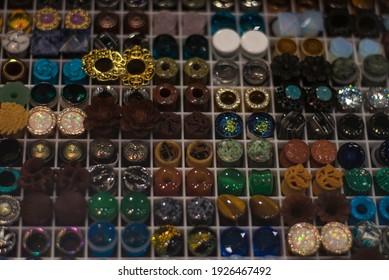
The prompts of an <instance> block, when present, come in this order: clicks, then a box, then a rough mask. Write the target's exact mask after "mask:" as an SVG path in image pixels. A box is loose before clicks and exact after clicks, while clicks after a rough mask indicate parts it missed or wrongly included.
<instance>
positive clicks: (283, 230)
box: [0, 0, 387, 259]
mask: <svg viewBox="0 0 389 280" xmlns="http://www.w3.org/2000/svg"><path fill="white" fill-rule="evenodd" d="M4 2H5V3H4V6H3V8H2V10H1V11H0V13H1V14H2V16H3V18H4V19H6V18H7V16H8V14H9V10H7V8H6V7H7V0H5V1H4ZM8 2H9V0H8ZM63 2H64V3H63V5H62V8H61V9H60V10H59V12H60V14H61V16H62V18H64V15H65V13H66V11H67V10H68V9H67V7H66V4H65V2H66V1H63ZM93 2H95V1H92V5H91V7H90V10H89V12H90V14H91V15H92V17H93V18H94V17H95V16H96V15H97V14H98V13H99V12H100V10H99V9H98V8H97V7H96V8H95V7H94V4H93ZM295 2H296V1H291V11H297V8H296V3H295ZM319 2H320V4H319V5H320V9H321V10H324V7H323V3H322V2H323V1H319ZM350 9H351V8H350ZM37 10H38V7H37V4H36V1H34V4H33V7H32V8H31V9H28V10H27V12H28V13H29V14H30V15H34V14H35V12H36V11H37ZM115 12H116V13H117V14H118V15H119V17H120V20H121V21H123V19H124V17H125V15H126V14H127V12H128V10H127V9H126V8H125V7H124V4H123V3H122V2H121V4H120V5H119V8H118V10H116V11H115ZM158 12H159V10H155V9H154V8H153V5H149V6H148V8H147V10H146V13H147V14H148V16H149V20H150V29H149V35H148V36H147V38H148V39H149V43H150V47H151V49H152V48H153V39H154V38H155V37H156V36H155V35H154V34H153V18H154V17H156V16H158ZM187 12H188V11H186V10H184V9H183V8H182V7H181V4H179V5H178V8H177V10H176V11H174V13H175V14H176V15H177V18H178V23H180V22H181V19H182V18H183V17H185V14H186V13H187ZM376 12H377V14H379V12H380V10H379V6H378V4H377V7H376ZM200 13H202V14H204V15H206V16H207V19H208V22H207V32H206V37H207V38H208V39H209V50H210V51H209V53H210V56H209V60H208V61H207V62H208V64H209V66H210V69H213V67H214V65H215V63H216V62H217V61H216V60H215V58H214V57H213V56H212V51H211V50H212V44H211V38H212V36H211V35H210V34H211V32H210V29H211V15H212V14H213V13H214V11H213V10H212V8H211V5H210V3H209V2H207V5H206V8H205V9H204V10H201V11H200ZM242 13H243V12H242V11H240V9H239V5H235V8H234V11H233V14H234V15H235V17H236V21H237V26H239V16H240V15H241V14H242ZM260 13H261V15H262V16H263V18H264V21H265V24H266V33H267V35H268V37H269V41H270V46H271V48H269V50H268V53H267V55H266V56H265V58H264V59H265V60H266V61H267V63H268V64H269V65H270V63H271V60H272V52H273V50H274V45H275V42H276V41H277V40H278V38H277V37H274V36H273V35H272V34H271V33H270V32H269V31H270V30H271V26H270V23H271V22H272V20H273V19H275V18H276V14H272V13H269V12H267V1H264V7H263V9H262V11H261V12H260ZM62 24H63V22H62ZM91 28H92V32H91V34H93V35H92V36H91V38H90V40H91V45H93V40H94V38H95V37H96V33H95V32H94V30H93V24H92V27H91ZM4 33H5V27H4V29H3V33H2V34H4ZM118 38H119V40H120V43H119V45H120V46H121V51H123V49H122V48H123V41H124V40H125V39H126V38H127V34H124V31H123V25H121V28H120V32H119V35H118ZM175 38H176V40H177V42H178V44H179V50H180V52H179V59H178V60H177V63H178V64H179V69H180V71H179V75H180V76H179V79H178V80H179V84H176V85H175V86H176V88H177V89H178V91H179V92H180V100H179V106H178V109H177V111H175V113H176V114H178V115H180V116H181V120H182V127H184V116H186V115H188V114H190V112H186V111H184V100H183V99H184V98H183V91H184V90H185V89H186V87H187V86H186V85H184V84H183V80H184V79H183V71H182V70H183V65H184V63H185V62H186V61H184V60H183V50H182V49H183V44H184V40H185V39H186V36H183V35H182V30H181V26H180V24H178V30H177V35H176V36H175ZM293 39H294V40H295V41H296V42H297V44H298V45H300V43H301V41H302V40H303V39H304V38H293ZM318 39H319V40H321V41H322V42H323V43H324V45H325V49H326V52H325V57H326V59H327V60H328V61H330V62H331V61H332V58H331V57H330V54H329V52H328V47H329V41H330V38H328V37H327V36H326V32H324V33H323V34H322V35H321V36H320V37H318ZM348 39H349V40H350V41H351V42H353V45H354V55H353V56H354V59H355V61H356V62H357V64H358V66H361V63H362V62H361V59H360V58H359V57H358V55H357V53H358V52H357V45H358V42H359V38H356V37H351V38H348ZM37 59H38V58H35V57H32V56H29V57H28V58H25V59H23V61H24V62H25V63H26V64H27V65H28V69H30V75H29V79H28V87H29V88H31V87H32V86H33V83H32V77H31V69H32V66H33V64H34V62H36V61H37ZM52 60H53V61H55V62H57V63H58V66H59V69H60V73H59V83H58V85H56V86H55V87H56V89H57V91H58V92H61V89H62V87H63V85H62V72H61V71H62V65H63V64H64V63H65V62H67V61H69V60H70V58H67V57H63V56H61V57H59V58H57V59H52ZM4 61H6V56H5V53H4V48H1V63H3V62H4ZM235 62H236V63H237V64H238V65H239V68H240V80H239V85H238V86H236V87H234V88H236V89H237V90H239V92H240V94H241V97H243V92H244V90H245V89H248V88H250V86H249V85H247V84H246V83H245V82H244V80H243V73H242V69H243V65H244V64H245V63H246V62H247V60H246V59H245V58H244V57H243V56H242V55H241V54H239V56H238V57H237V59H236V61H235ZM210 73H211V74H210V75H211V77H210V79H209V84H208V85H207V87H208V88H209V89H210V91H211V93H214V92H215V90H216V89H218V88H219V87H218V86H217V85H214V82H213V79H212V71H210ZM361 80H362V79H361V77H360V78H359V79H358V83H357V84H356V86H357V87H361V89H362V90H363V91H364V92H366V90H368V88H367V87H364V85H362V83H361ZM97 86H98V85H97V84H94V83H92V81H91V80H90V81H89V84H88V85H86V87H87V88H88V92H89V96H91V95H92V93H93V91H94V90H95V88H96V87H97ZM113 87H114V88H115V89H116V90H117V91H118V92H119V93H120V96H122V95H123V92H124V91H125V90H126V89H127V87H125V86H123V85H121V84H119V83H116V84H113ZM153 87H154V85H153V84H151V85H150V86H148V87H146V88H147V90H149V92H150V91H151V90H152V88H153ZM264 88H265V89H267V90H268V91H269V92H273V90H274V88H275V86H274V85H273V82H272V80H271V79H270V82H269V84H268V85H267V86H265V87H264ZM337 89H338V88H337ZM122 103H123V100H122V98H119V104H121V105H122ZM211 104H212V106H210V111H209V112H205V114H206V115H207V116H208V117H209V118H210V119H211V122H212V123H213V124H214V123H215V118H216V117H217V116H218V115H219V114H220V112H218V111H216V109H214V108H215V106H213V105H214V104H215V100H214V94H211ZM61 110H62V108H61V106H60V105H57V107H56V111H57V112H60V111H61ZM269 113H270V114H271V115H272V116H273V117H274V119H275V120H276V121H277V123H278V122H279V120H280V118H281V115H282V113H281V112H277V111H276V110H275V105H274V102H271V105H270V108H269ZM238 114H239V115H240V116H241V117H242V120H243V123H244V127H245V126H246V120H247V118H248V117H249V116H250V115H251V112H246V110H245V106H243V104H242V106H241V107H240V110H239V111H238ZM303 114H304V115H305V117H306V118H307V119H308V118H309V116H310V115H312V113H309V112H307V113H305V112H303ZM356 114H357V115H358V116H360V117H362V118H363V120H364V122H365V125H366V124H367V122H368V120H369V118H370V117H371V116H372V114H371V113H370V112H366V111H365V110H364V108H362V109H361V111H359V112H357V113H356ZM342 115H343V113H341V112H338V111H333V113H332V116H333V117H334V119H335V120H338V119H339V118H340V117H341V116H342ZM335 131H336V130H335ZM18 140H19V141H20V142H21V144H22V146H23V151H24V153H23V162H24V161H25V160H26V159H27V150H28V148H29V146H30V144H31V143H32V142H33V141H35V140H36V139H33V138H30V137H29V135H28V134H27V133H26V134H25V135H24V137H23V138H21V139H18ZM46 140H48V141H50V142H51V143H52V144H53V145H54V147H55V150H56V151H58V150H59V147H60V146H61V145H62V143H64V142H65V141H67V140H69V139H68V138H63V137H62V136H61V135H60V134H59V132H58V131H56V133H55V135H54V136H53V137H52V138H49V139H46ZM77 140H78V141H80V142H81V143H83V144H84V146H85V148H86V152H87V154H89V150H90V141H91V140H92V138H91V137H90V134H89V133H87V134H85V136H84V137H83V138H79V139H77ZM111 140H112V141H113V142H114V144H115V146H116V148H117V151H118V153H119V161H118V164H117V166H116V167H115V172H116V175H117V180H118V190H117V193H116V196H117V199H118V201H119V203H120V200H121V199H122V197H123V195H124V194H125V192H124V189H125V188H124V187H123V186H122V184H123V183H122V180H121V179H120V178H122V175H123V171H124V170H125V168H126V167H125V166H124V165H122V160H123V159H122V156H121V152H122V147H123V146H124V145H125V143H126V142H127V141H128V140H129V139H125V138H124V137H122V135H121V133H120V132H119V134H118V137H117V138H116V139H111ZM303 140H304V141H305V142H306V143H307V144H308V145H309V146H311V144H312V143H314V142H315V140H312V139H310V138H309V135H308V133H307V130H306V129H305V132H304V138H303ZM161 141H162V140H161V139H153V138H152V136H151V138H150V139H149V140H148V142H149V144H150V148H151V151H152V150H153V147H155V145H156V144H157V143H159V142H161ZM174 141H176V142H177V143H179V144H180V145H181V148H182V151H183V155H184V154H185V153H184V151H185V150H186V147H187V146H188V144H189V143H190V142H191V141H193V140H192V139H185V137H184V133H183V132H182V135H181V138H180V139H174ZM205 141H207V142H209V143H211V144H212V145H213V148H214V151H215V149H216V145H217V143H218V142H219V141H221V140H219V139H216V136H215V131H214V128H213V130H212V135H211V137H210V139H205ZM249 141H250V139H249V138H248V136H247V133H246V131H245V130H244V131H243V136H242V138H241V139H240V140H239V142H241V143H243V145H244V149H245V154H244V160H243V163H242V165H241V166H240V167H239V168H238V170H240V171H242V172H243V173H244V174H245V176H246V181H247V182H248V181H249V176H250V172H251V170H252V168H251V167H250V166H249V164H248V159H247V153H246V152H247V144H248V142H249ZM332 141H333V142H334V143H336V146H337V148H338V149H339V147H340V146H341V145H342V144H344V143H346V142H349V141H346V140H340V139H338V136H337V134H336V133H335V134H334V138H333V139H332ZM286 142H287V140H280V139H278V138H277V133H275V134H274V138H272V139H271V143H272V145H273V147H274V165H273V167H272V168H270V170H271V173H272V175H273V179H274V192H273V194H272V195H271V197H272V198H273V199H274V200H275V201H277V202H278V203H279V205H282V203H283V200H284V199H285V197H284V196H283V195H282V194H281V182H282V180H283V176H284V173H285V171H286V169H285V168H282V167H281V166H280V164H279V161H278V158H279V154H280V151H281V150H282V149H283V147H284V146H285V143H286ZM354 142H357V143H358V144H360V145H361V146H362V147H363V148H364V149H365V151H366V153H367V155H368V158H369V159H370V152H371V149H372V147H373V146H375V145H377V144H378V143H381V142H382V141H379V140H370V139H369V138H368V135H367V133H366V132H365V135H364V137H363V138H362V139H361V140H356V141H354ZM150 155H151V157H150V164H149V167H148V168H149V169H150V170H151V172H152V173H154V172H155V171H156V170H158V168H157V167H155V165H154V163H153V162H154V158H153V153H152V152H151V153H150ZM60 164H61V162H60V159H59V158H58V154H56V155H55V157H54V161H53V167H54V168H58V167H59V166H60ZM91 165H92V163H91V162H90V160H89V157H87V159H86V161H85V166H86V167H89V166H91ZM335 167H337V168H340V167H339V165H338V163H337V162H336V163H335ZM17 168H20V166H18V167H17ZM306 168H307V169H308V171H309V172H310V173H311V174H312V175H313V176H315V173H316V171H317V168H313V167H311V166H310V163H309V162H308V163H307V164H306ZM365 168H366V169H367V170H368V171H369V172H370V173H371V174H372V175H373V176H374V175H375V174H376V172H377V171H378V170H379V169H378V168H375V167H374V166H373V164H372V162H371V160H367V161H366V164H365ZM209 169H210V170H211V171H212V172H213V176H214V180H215V182H217V176H218V174H219V173H220V172H221V171H222V170H223V169H224V168H222V167H220V166H218V165H217V162H216V158H214V159H213V164H212V167H211V168H209ZM178 170H180V171H181V174H182V176H183V177H182V179H183V182H185V175H186V174H187V173H188V172H189V171H190V170H191V168H188V167H187V166H186V165H185V157H184V156H183V157H182V159H181V165H180V167H179V168H178ZM90 195H91V193H90V192H88V193H87V194H86V199H88V198H89V197H90ZM307 195H308V196H310V197H312V198H313V199H316V197H315V196H314V195H313V193H312V189H311V187H310V188H309V191H308V193H307ZM217 196H218V193H217V186H216V184H215V187H214V191H213V195H212V196H210V197H208V198H209V199H211V200H212V201H214V202H215V201H216V198H217ZM369 196H370V197H371V198H372V199H373V200H374V201H375V203H376V205H378V203H379V201H380V200H381V199H382V198H383V197H382V196H378V195H376V192H375V189H374V188H372V190H371V192H370V193H369ZM17 198H18V199H20V200H23V191H20V192H19V193H18V194H17ZM56 198H57V193H56V190H55V188H54V191H53V193H52V199H53V200H55V199H56ZM175 198H176V199H178V200H180V201H181V202H182V204H183V208H184V209H186V204H187V201H188V200H189V199H191V198H192V197H189V196H187V195H186V194H185V187H183V190H182V195H180V196H178V197H175ZM240 198H241V199H243V200H244V201H245V202H246V204H247V206H248V201H249V199H250V193H249V189H248V184H247V185H246V188H245V190H244V193H243V195H242V196H241V197H240ZM348 198H349V199H351V198H352V197H348ZM149 199H150V201H151V204H152V213H153V207H154V205H155V203H156V201H158V200H160V199H161V197H158V196H155V195H154V194H153V190H152V188H151V191H150V193H149ZM154 220H155V218H154V215H153V214H151V216H150V219H149V220H148V221H146V223H147V226H148V227H149V229H150V231H151V232H154V231H155V230H156V229H157V228H158V226H156V225H155V223H154ZM374 221H375V222H376V223H377V224H378V225H379V226H380V228H382V229H383V228H385V227H387V225H386V224H384V223H383V222H382V221H381V220H380V219H379V217H378V215H376V217H375V218H374ZM91 223H92V221H91V220H90V219H88V218H87V219H86V220H85V224H84V225H83V226H81V227H79V228H80V229H81V230H82V231H83V233H84V236H85V235H86V233H87V230H88V226H89V225H90V224H91ZM113 223H114V224H115V226H116V227H117V229H118V232H120V231H121V230H122V229H123V227H124V226H125V225H126V223H125V222H124V221H123V219H121V218H120V215H118V217H117V218H116V219H115V220H114V221H113ZM316 223H318V222H317V221H316V222H315V224H316ZM229 226H230V225H228V224H223V223H222V222H221V220H220V218H219V215H218V214H216V217H215V219H214V224H213V225H212V226H211V228H212V229H214V230H215V232H216V234H217V238H218V241H219V239H220V233H221V232H222V231H223V230H224V229H226V228H227V227H229ZM258 226H259V224H258V222H257V221H255V218H254V217H253V216H252V215H251V212H250V211H248V212H247V219H245V221H244V223H243V224H240V225H239V227H241V228H242V229H244V230H245V231H247V233H248V235H249V238H250V249H249V250H248V252H247V254H246V256H245V257H244V258H247V259H254V258H258V257H255V256H254V252H253V247H252V246H253V245H252V236H253V232H254V231H255V230H256V229H257V228H258ZM352 227H353V226H352V225H350V228H352ZM29 228H30V227H28V226H25V225H24V224H23V220H22V219H21V220H20V221H19V222H18V223H16V224H14V225H12V226H11V229H12V230H14V231H15V232H16V233H17V245H18V246H17V247H16V249H15V250H14V252H13V253H12V254H11V255H10V257H15V258H24V257H27V255H26V254H25V252H24V251H23V249H22V248H21V244H22V235H23V232H24V231H25V230H27V229H29ZM44 228H45V229H47V230H48V231H49V232H50V233H51V241H52V242H51V243H52V244H55V236H56V233H57V232H58V229H59V228H60V227H59V226H57V223H56V221H55V219H54V220H53V221H52V224H51V225H50V226H47V227H44ZM178 228H179V229H180V230H181V231H182V232H183V235H184V244H183V249H182V250H181V252H180V254H179V255H178V256H176V257H174V258H177V259H180V258H182V259H188V258H193V256H192V255H191V254H190V253H189V252H188V249H187V247H188V246H187V234H188V232H189V231H190V229H191V228H192V225H190V224H189V223H188V221H187V216H186V215H184V218H183V221H182V223H181V225H180V226H178ZM274 228H275V229H277V230H278V231H279V232H280V235H281V236H282V250H281V255H280V256H279V258H281V259H293V258H297V257H295V256H292V255H291V254H290V253H289V252H288V249H287V244H286V243H287V241H286V235H287V232H288V227H287V226H286V225H285V224H284V221H283V219H282V217H280V218H279V220H278V222H277V224H276V225H274ZM118 238H119V240H118V244H119V246H117V247H116V249H115V253H114V256H113V257H112V258H125V257H126V255H125V253H124V251H123V250H122V249H121V246H120V243H121V237H120V235H119V237H118ZM85 242H86V243H85V248H84V250H83V251H82V253H81V254H80V255H79V256H77V257H78V258H81V259H83V258H93V257H92V256H91V254H90V251H89V250H88V240H87V239H86V240H85ZM381 250H382V248H381ZM43 257H44V258H47V259H52V258H60V257H61V255H60V253H59V252H57V251H56V249H55V247H54V246H52V247H51V249H50V250H49V252H48V253H47V254H46V255H45V256H43ZM341 257H342V258H345V259H347V258H349V257H350V253H347V254H345V255H342V256H341ZM142 258H148V259H158V258H159V257H158V256H157V255H156V254H155V252H154V249H153V248H152V247H151V246H150V248H149V250H148V252H147V253H146V254H145V255H144V256H143V257H142ZM209 258H210V259H221V258H223V257H222V256H221V252H220V246H219V244H218V245H217V248H216V250H215V252H214V253H213V254H212V255H211V256H210V257H209ZM277 258H278V257H277ZM309 258H313V259H326V258H333V256H328V255H326V253H324V252H322V251H320V250H319V252H318V253H316V254H315V255H313V256H312V257H309Z"/></svg>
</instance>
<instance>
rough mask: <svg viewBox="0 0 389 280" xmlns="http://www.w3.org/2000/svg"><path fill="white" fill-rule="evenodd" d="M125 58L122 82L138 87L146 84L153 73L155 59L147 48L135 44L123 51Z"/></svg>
mask: <svg viewBox="0 0 389 280" xmlns="http://www.w3.org/2000/svg"><path fill="white" fill-rule="evenodd" d="M123 59H124V60H125V66H124V74H123V75H122V76H121V79H122V82H123V84H125V85H126V86H130V87H132V88H135V89H138V88H140V87H142V86H145V85H148V84H149V83H150V81H151V80H152V79H153V77H154V74H155V61H154V59H153V57H152V56H151V53H150V51H149V50H147V49H145V48H144V49H142V48H141V47H140V46H138V45H136V46H134V47H133V48H131V49H127V50H125V51H124V53H123Z"/></svg>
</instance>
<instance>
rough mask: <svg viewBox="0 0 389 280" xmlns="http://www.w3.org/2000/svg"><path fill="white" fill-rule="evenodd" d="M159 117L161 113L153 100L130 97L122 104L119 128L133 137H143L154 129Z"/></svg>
mask: <svg viewBox="0 0 389 280" xmlns="http://www.w3.org/2000/svg"><path fill="white" fill-rule="evenodd" d="M160 118H161V113H160V111H159V110H158V109H157V108H156V107H155V106H154V103H153V101H151V100H149V99H140V100H138V99H136V98H132V99H130V101H129V102H128V103H127V104H126V105H124V106H123V112H122V119H121V120H120V128H121V129H122V130H123V131H125V132H128V133H129V134H130V135H131V136H132V137H133V138H145V137H147V136H148V135H149V134H150V132H152V131H154V130H155V129H156V127H157V124H158V123H159V120H160Z"/></svg>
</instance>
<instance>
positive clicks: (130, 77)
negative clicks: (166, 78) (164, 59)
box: [82, 45, 155, 89]
mask: <svg viewBox="0 0 389 280" xmlns="http://www.w3.org/2000/svg"><path fill="white" fill-rule="evenodd" d="M82 69H83V70H84V71H85V73H86V74H87V75H88V76H89V77H91V78H92V79H96V80H98V81H113V80H117V79H118V78H119V77H120V78H121V80H122V82H123V84H124V85H126V86H130V87H131V88H133V89H138V88H140V87H142V86H144V85H148V84H149V83H150V81H151V80H152V79H153V77H154V74H155V61H154V59H153V57H152V56H151V53H150V51H149V50H147V49H145V48H143V49H142V48H141V47H140V46H138V45H135V46H134V47H133V48H131V49H127V50H125V51H124V53H123V56H122V55H121V54H120V53H119V52H117V51H111V50H92V51H90V52H89V53H88V54H87V55H85V56H84V57H83V58H82Z"/></svg>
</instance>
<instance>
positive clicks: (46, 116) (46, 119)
mask: <svg viewBox="0 0 389 280" xmlns="http://www.w3.org/2000/svg"><path fill="white" fill-rule="evenodd" d="M54 127H55V115H54V114H53V113H50V112H49V111H46V110H40V111H35V112H34V113H33V114H31V115H30V118H29V119H28V129H29V131H30V132H31V133H32V134H35V135H44V134H49V133H50V132H51V131H52V130H53V129H54Z"/></svg>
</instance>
